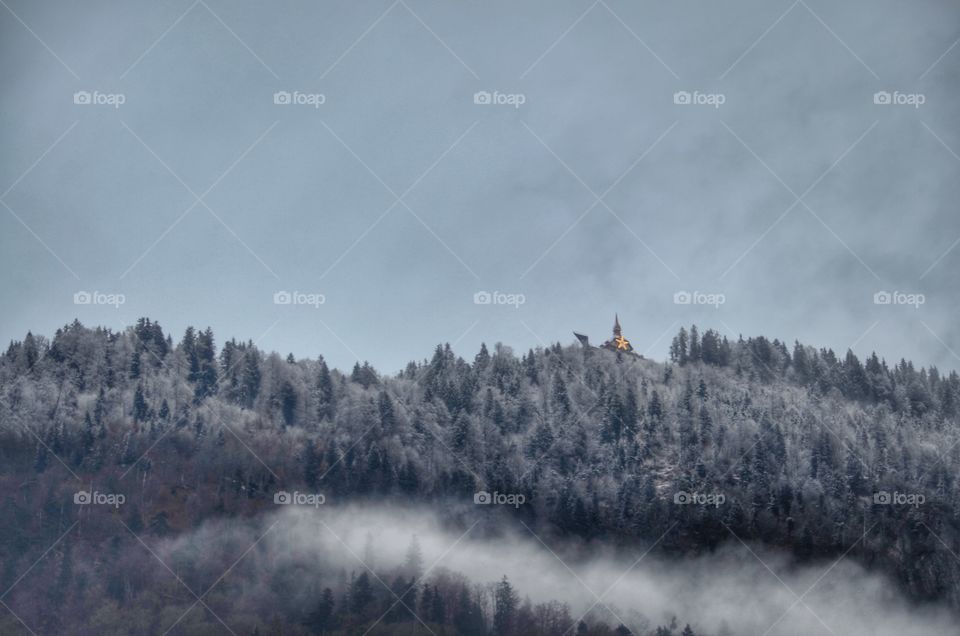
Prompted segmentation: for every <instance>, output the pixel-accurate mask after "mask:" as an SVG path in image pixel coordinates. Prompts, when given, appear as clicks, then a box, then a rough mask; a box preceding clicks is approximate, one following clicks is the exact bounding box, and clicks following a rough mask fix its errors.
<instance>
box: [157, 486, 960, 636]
mask: <svg viewBox="0 0 960 636" xmlns="http://www.w3.org/2000/svg"><path fill="white" fill-rule="evenodd" d="M448 512H449V510H448ZM474 513H475V511H471V510H460V511H459V514H460V515H461V516H462V519H461V522H460V523H459V524H458V523H451V522H450V519H449V518H448V519H446V523H443V522H442V518H441V517H442V516H443V515H438V514H437V512H436V510H435V509H434V508H423V507H414V508H410V507H404V508H401V507H397V506H390V505H379V506H375V505H369V504H368V505H364V506H358V505H350V506H345V507H337V506H323V507H322V508H321V509H320V510H315V509H313V508H310V507H306V508H303V509H287V510H286V511H285V512H284V513H282V514H276V515H269V516H268V517H266V518H262V519H260V520H259V521H258V522H254V523H250V524H247V525H244V524H242V523H236V522H233V523H230V524H223V523H221V522H213V523H209V524H206V525H204V526H202V527H200V528H199V529H198V530H196V531H195V532H192V533H189V534H184V535H181V536H179V537H177V538H176V539H173V540H170V541H168V542H166V543H165V544H164V545H163V546H162V547H161V548H160V553H161V554H162V555H163V558H164V559H165V560H168V561H172V562H176V563H179V562H181V560H185V559H186V558H187V555H193V554H198V553H202V554H204V555H206V556H207V557H208V561H209V562H212V563H214V565H206V564H205V565H203V566H202V567H203V568H204V570H203V574H204V576H209V577H216V576H217V575H218V574H220V570H218V569H217V566H216V565H215V563H217V559H227V560H228V562H229V560H230V558H229V556H228V555H230V554H232V553H235V552H236V551H237V550H238V549H242V548H243V547H244V546H249V545H250V544H251V543H252V542H253V541H254V540H255V538H256V537H263V539H262V541H257V545H256V547H257V557H258V558H257V559H256V561H257V562H258V563H259V564H261V565H260V566H259V567H260V568H265V571H264V570H263V569H261V570H258V575H257V576H252V575H251V576H247V579H248V580H262V581H275V578H274V577H275V574H273V573H275V572H282V571H285V570H288V569H290V568H294V569H296V568H304V567H306V568H307V571H306V572H305V573H303V574H301V575H300V578H299V579H297V582H296V585H295V586H294V589H296V590H305V589H309V587H310V585H315V584H316V582H317V578H319V579H320V581H321V584H322V585H335V584H336V582H337V581H338V576H340V575H341V573H350V572H353V573H358V572H364V571H366V567H370V568H372V569H374V570H379V571H381V572H389V571H392V570H393V569H394V568H396V567H397V566H399V565H401V564H402V563H403V561H404V556H405V552H406V550H407V548H408V546H409V545H410V542H411V540H412V538H413V537H414V536H416V538H417V541H418V543H419V544H420V545H421V547H422V550H423V565H424V568H425V576H424V579H426V580H430V579H432V578H433V577H437V576H443V574H444V572H450V571H452V572H453V573H458V574H461V575H465V576H467V577H468V580H469V581H470V582H471V583H473V584H477V585H482V586H486V585H489V584H492V583H495V582H496V581H499V580H500V578H501V577H502V576H504V575H506V576H508V578H509V579H510V580H511V581H512V582H513V584H514V585H515V586H516V589H517V590H518V592H519V593H520V594H521V595H522V596H523V597H527V598H530V599H531V600H532V601H533V602H535V603H536V602H541V603H542V602H549V601H551V600H560V601H561V602H564V603H567V604H569V606H570V612H571V615H572V616H573V617H574V618H576V619H579V618H580V617H582V616H583V615H584V614H585V613H587V612H590V616H591V618H592V619H598V620H604V621H606V622H607V623H608V624H612V625H617V624H618V623H620V622H622V623H624V624H626V625H627V626H628V627H629V628H631V629H632V630H634V633H641V632H643V630H645V629H650V628H653V627H655V626H656V625H658V624H669V622H670V620H671V618H674V617H679V618H680V619H681V620H682V621H689V622H690V623H691V624H692V625H693V626H694V628H695V630H696V631H697V633H700V632H701V631H702V630H707V631H708V632H709V633H717V632H718V631H719V630H720V626H725V627H726V628H727V630H728V631H727V632H726V633H734V634H763V635H764V636H767V635H769V636H790V635H794V634H831V633H832V634H844V635H846V636H900V635H901V634H917V635H920V634H947V633H952V632H951V629H952V628H951V625H952V624H953V618H952V617H951V615H950V614H949V612H948V611H947V610H946V608H944V607H943V606H940V605H935V604H928V605H926V606H922V605H917V604H911V603H909V602H908V601H906V600H905V599H904V598H903V596H902V595H901V593H900V592H898V591H897V589H896V586H895V585H893V584H892V583H891V582H890V581H889V580H888V579H885V578H884V577H882V576H880V575H878V574H872V573H867V572H866V571H865V570H864V569H863V568H862V567H860V566H859V565H857V564H855V563H853V562H852V561H851V560H847V559H844V558H840V559H827V560H822V561H814V562H812V563H811V564H808V565H806V566H804V567H799V568H798V567H790V565H789V561H790V560H789V558H788V557H787V556H786V555H785V554H784V553H782V552H778V551H775V550H770V549H764V548H761V547H759V546H756V545H755V546H753V547H749V546H747V545H746V544H738V543H735V542H734V543H731V544H727V545H725V546H724V547H722V548H720V549H718V550H717V551H715V552H713V553H709V554H705V555H703V556H699V557H691V558H687V559H684V560H680V561H663V560H661V559H659V558H658V557H655V556H648V555H645V554H644V552H646V547H645V546H634V547H631V548H630V549H629V550H625V551H624V552H622V553H617V552H615V551H613V550H612V549H611V548H610V547H609V545H591V546H589V548H588V549H586V550H584V549H583V548H584V547H585V546H583V545H579V546H578V545H577V544H576V543H573V542H565V541H559V540H557V539H553V538H550V537H541V536H538V535H536V534H534V533H533V532H532V531H531V530H530V528H529V526H525V524H523V523H522V522H521V521H519V520H517V519H515V518H514V519H510V518H509V517H506V516H495V515H490V516H489V517H487V518H486V520H483V516H482V515H480V516H479V518H478V519H475V518H474V517H477V516H478V515H476V514H474ZM578 552H579V553H580V554H581V557H578ZM241 567H242V568H245V567H246V566H241ZM207 569H208V570H209V571H207ZM207 585H209V583H208V584H207ZM271 585H272V586H274V587H275V586H276V583H275V582H274V583H271ZM375 585H376V586H377V587H378V588H379V586H380V583H379V582H376V583H375ZM260 592H261V591H260V590H258V588H256V587H255V586H252V587H250V588H247V589H245V593H246V594H247V595H248V597H249V598H250V599H251V601H252V600H253V599H256V598H257V597H258V595H259V593H260ZM237 605H238V606H242V604H241V603H238V604H237Z"/></svg>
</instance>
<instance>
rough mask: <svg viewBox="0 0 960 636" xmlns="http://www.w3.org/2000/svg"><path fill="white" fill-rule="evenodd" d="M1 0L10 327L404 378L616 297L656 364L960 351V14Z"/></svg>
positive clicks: (590, 320) (696, 5)
mask: <svg viewBox="0 0 960 636" xmlns="http://www.w3.org/2000/svg"><path fill="white" fill-rule="evenodd" d="M3 2H4V3H5V4H3V6H0V55H2V59H3V61H4V63H3V64H2V67H0V73H2V85H3V87H4V89H3V91H2V92H0V127H2V130H3V131H4V143H3V151H2V153H0V193H2V196H0V201H2V203H3V204H4V205H2V206H0V208H2V209H0V250H2V252H0V253H2V269H0V294H2V297H3V299H4V308H5V310H4V312H3V314H2V316H0V338H2V340H3V341H7V340H9V339H11V338H20V337H22V336H23V334H24V333H25V332H26V331H27V330H28V329H32V330H34V331H37V332H42V333H47V334H49V333H50V332H52V331H53V330H54V329H55V328H56V327H57V326H59V325H62V324H65V323H67V322H69V321H71V320H72V319H73V318H74V317H78V318H80V320H81V321H82V322H84V323H85V324H103V325H107V326H112V327H114V328H121V327H122V326H123V324H129V323H131V322H133V321H134V320H135V319H136V318H137V317H138V316H141V315H147V316H150V317H152V318H154V319H156V320H158V321H160V323H161V324H162V325H163V326H164V327H165V328H166V329H167V330H168V331H172V332H173V333H174V337H175V338H179V336H180V334H181V333H182V330H183V328H184V327H185V326H186V325H187V324H194V325H197V326H201V327H202V326H206V325H211V326H212V327H213V328H214V331H215V333H216V334H217V340H218V344H219V343H222V342H223V340H224V339H225V338H229V337H230V336H237V337H240V338H243V339H246V338H254V339H256V338H258V337H261V339H260V341H259V344H260V345H261V346H262V347H264V348H266V349H276V350H279V351H281V352H284V353H285V352H287V351H293V352H295V353H296V354H297V355H300V356H315V355H316V354H317V353H323V354H324V355H325V356H326V357H327V358H328V359H329V360H330V361H331V362H333V363H334V364H335V365H336V366H339V367H347V366H349V365H352V363H353V361H354V359H355V358H356V357H360V358H362V359H368V360H370V361H371V362H372V363H374V364H375V365H376V366H377V367H378V368H381V369H383V370H387V371H392V370H396V369H398V368H400V367H402V365H403V364H404V363H405V362H406V361H407V360H409V359H417V358H422V357H425V356H429V355H430V352H431V351H432V346H433V345H434V344H436V343H438V342H443V341H449V342H456V344H455V349H456V350H457V351H458V353H460V354H462V355H464V356H468V357H469V356H472V355H473V354H474V353H475V351H476V350H477V348H478V347H479V343H480V342H481V341H486V342H487V343H488V344H492V343H494V342H496V341H502V342H504V343H505V344H509V345H511V346H513V347H514V348H516V349H518V350H525V349H526V348H528V347H532V346H537V345H539V344H543V343H548V342H553V341H556V340H561V341H564V342H567V341H570V340H571V339H572V335H571V334H570V331H571V330H572V329H577V330H580V331H584V332H587V333H589V334H591V335H592V336H593V337H594V338H595V339H600V338H603V337H606V336H607V334H608V333H609V329H610V325H611V322H612V316H613V313H614V311H618V312H619V314H620V317H621V321H622V323H623V326H624V332H625V335H627V336H628V337H630V338H632V340H633V342H634V345H635V346H636V347H637V348H638V349H639V350H641V351H645V350H646V351H647V352H648V355H650V356H653V357H658V358H659V357H663V356H664V355H665V353H666V348H667V345H668V343H669V337H670V335H672V333H673V332H675V330H676V329H677V328H678V327H679V325H680V324H690V323H692V322H696V323H697V324H698V325H701V326H703V327H714V328H716V329H718V330H720V331H722V332H724V333H726V334H727V335H729V336H731V337H735V335H736V334H738V333H743V334H745V335H756V334H765V335H767V336H769V337H779V338H781V339H785V340H787V341H788V342H790V343H792V342H793V340H794V339H800V340H801V341H804V342H807V343H810V344H815V345H818V346H829V347H833V348H834V349H836V350H838V352H841V353H842V352H843V351H844V350H845V349H846V348H847V347H849V346H853V348H854V350H855V351H856V352H857V353H858V354H861V355H865V354H868V353H869V352H870V351H871V350H874V349H875V350H877V351H878V353H880V354H881V355H883V356H884V357H886V358H887V359H888V360H896V359H899V358H900V357H907V358H912V359H914V360H916V361H917V362H919V363H922V364H937V365H939V366H941V367H945V368H956V367H958V366H960V358H957V355H956V354H953V353H951V349H952V351H954V352H960V326H958V323H957V321H956V320H955V319H954V314H955V309H956V306H957V304H956V294H957V291H958V285H957V282H956V281H957V279H956V276H955V275H954V274H955V272H956V268H957V265H958V263H960V246H958V247H957V248H956V249H953V250H951V249H950V248H951V246H953V245H954V244H955V243H956V242H957V241H958V240H960V217H958V210H957V207H956V206H957V203H956V202H957V200H958V194H960V192H958V190H960V185H958V184H960V180H958V178H957V176H958V174H960V156H958V153H960V131H958V128H957V118H956V114H957V110H956V103H957V100H958V96H960V95H958V93H960V90H958V87H960V83H958V68H960V65H958V62H960V45H957V40H958V38H960V6H958V5H956V4H955V3H953V2H948V1H946V0H943V1H928V2H911V3H902V2H879V3H878V2H859V1H858V2H845V3H842V4H840V5H838V4H837V3H832V2H825V1H824V0H803V1H798V2H794V3H791V2H789V1H786V0H785V1H783V2H771V1H769V0H766V1H762V2H761V1H747V0H742V1H738V2H733V3H722V4H721V3H711V2H676V3H662V2H624V1H620V0H604V1H601V2H595V3H591V2H589V1H588V0H583V1H577V2H572V1H571V2H566V1H563V2H561V1H556V0H553V1H550V2H546V1H536V2H533V1H531V2H523V3H516V2H472V1H467V2H425V1H422V0H405V1H404V2H395V3H391V2H390V1H389V0H387V1H380V2H335V3H334V2H305V1H302V2H278V3H269V4H268V3H262V2H254V1H240V2H238V1H234V2H224V1H223V0H202V1H199V2H196V3H193V2H192V0H182V1H177V2H164V3H155V2H139V1H138V2H124V3H109V2H85V3H72V2H27V1H25V0H3ZM77 91H90V92H91V93H92V92H93V91H99V92H100V93H103V94H122V95H123V97H124V99H125V103H123V104H122V105H121V106H120V107H119V108H114V107H112V106H110V105H96V104H75V103H74V93H75V92H77ZM277 91H288V92H290V93H293V92H294V91H299V92H300V93H304V94H314V93H316V94H323V95H324V96H325V103H323V104H322V105H320V106H319V107H318V108H314V107H313V106H311V105H309V104H275V103H274V93H275V92H277ZM478 91H489V92H491V93H492V92H493V91H499V92H500V93H502V94H521V95H522V96H523V99H524V100H525V102H524V103H523V104H522V105H520V106H519V108H514V107H513V106H511V105H508V104H502V105H497V104H475V103H474V93H476V92H478ZM677 91H689V92H691V93H693V92H694V91H698V92H699V93H700V94H722V95H723V98H724V100H725V101H724V103H723V104H722V105H721V106H720V107H719V108H714V107H712V106H710V105H697V104H675V103H674V93H675V92H677ZM877 91H888V92H890V93H894V92H895V91H897V92H898V94H899V95H900V96H903V95H914V94H920V95H922V96H923V100H924V103H923V104H922V105H920V106H919V107H918V108H915V107H913V106H911V105H906V104H904V105H897V104H875V103H874V93H876V92H877ZM905 99H906V98H905ZM58 139H59V142H57V140H58ZM55 142H57V143H55ZM51 146H52V148H51ZM38 160H39V161H38ZM638 160H639V161H638ZM631 166H632V168H631ZM181 180H182V182H181ZM381 180H382V183H381ZM11 186H12V187H11ZM811 186H812V187H811ZM8 188H9V189H8ZM208 189H209V192H207V191H208ZM408 189H409V192H407V191H408ZM608 189H609V192H607V191H608ZM808 189H809V192H808ZM191 191H192V192H191ZM195 195H196V196H195ZM197 196H201V197H202V199H203V201H202V202H200V203H196V205H194V207H193V208H192V209H191V210H190V211H189V212H187V213H186V214H184V213H185V211H186V210H187V209H188V208H190V206H191V205H193V204H194V203H195V202H196V201H197ZM397 197H402V200H401V201H400V202H397ZM595 197H603V199H602V201H601V202H597V199H596V198H595ZM797 197H802V200H801V201H800V202H797ZM391 206H392V207H391ZM591 206H593V207H592V209H590V208H591ZM791 206H792V207H791ZM588 209H589V212H587V210H588ZM388 210H389V211H388ZM181 217H182V218H181ZM178 219H179V221H178ZM61 261H62V262H61ZM81 290H86V291H94V290H96V291H100V292H103V293H122V294H124V295H125V297H126V302H125V303H124V304H123V305H122V306H121V307H120V308H119V309H114V308H113V307H107V306H94V305H75V304H74V299H73V296H74V293H75V292H78V291H81ZM280 290H288V291H294V290H296V291H299V292H302V293H315V294H323V295H324V296H325V299H326V302H325V303H324V304H323V305H322V306H320V307H319V308H314V307H310V306H302V305H301V306H297V305H276V304H274V302H273V296H274V293H275V292H277V291H280ZM481 290H486V291H490V292H493V291H495V290H496V291H500V292H503V293H507V294H523V295H524V296H525V300H526V302H525V303H524V304H523V305H522V306H520V307H519V308H515V307H511V306H503V305H494V304H491V305H483V304H480V305H478V304H475V303H474V294H475V293H476V292H478V291H481ZM681 290H686V291H690V292H693V291H694V290H697V291H700V292H706V293H718V294H724V296H725V303H724V304H723V305H722V306H720V307H719V308H713V307H705V306H696V305H683V304H675V303H674V294H675V293H676V292H678V291H681ZM880 290H886V291H890V292H893V291H894V290H899V291H901V292H906V293H922V294H924V295H925V299H926V302H925V304H923V305H922V306H920V307H919V308H914V307H911V306H904V305H894V304H892V305H877V304H874V300H873V297H874V294H875V293H876V292H878V291H880ZM661 336H662V337H661Z"/></svg>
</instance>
